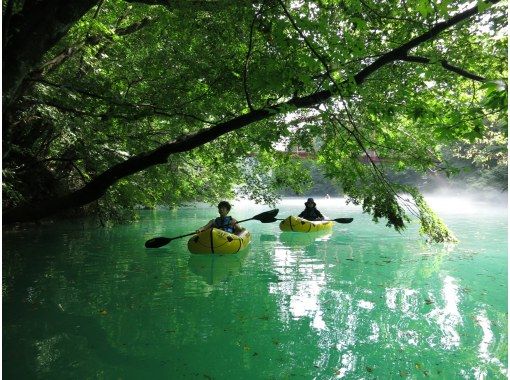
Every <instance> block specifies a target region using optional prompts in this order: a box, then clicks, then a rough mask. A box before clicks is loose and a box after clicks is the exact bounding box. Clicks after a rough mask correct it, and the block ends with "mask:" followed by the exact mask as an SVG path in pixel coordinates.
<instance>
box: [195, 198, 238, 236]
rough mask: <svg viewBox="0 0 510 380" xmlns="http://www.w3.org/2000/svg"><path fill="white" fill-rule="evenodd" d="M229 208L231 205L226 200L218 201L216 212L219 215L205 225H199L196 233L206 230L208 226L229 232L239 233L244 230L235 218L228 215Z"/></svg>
mask: <svg viewBox="0 0 510 380" xmlns="http://www.w3.org/2000/svg"><path fill="white" fill-rule="evenodd" d="M231 208H232V206H231V205H230V203H228V202H227V201H221V202H220V203H218V213H219V214H220V216H219V217H218V218H216V219H211V220H210V221H209V223H207V224H206V225H205V226H203V227H200V228H199V229H198V230H197V233H199V232H202V231H204V230H207V229H208V228H218V229H220V230H223V231H226V232H229V233H231V234H233V233H235V234H239V233H241V232H242V231H244V228H243V227H241V226H239V224H237V220H235V219H234V218H232V217H231V216H229V215H228V213H229V212H230V209H231Z"/></svg>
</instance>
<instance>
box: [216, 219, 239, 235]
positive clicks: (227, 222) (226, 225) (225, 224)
mask: <svg viewBox="0 0 510 380" xmlns="http://www.w3.org/2000/svg"><path fill="white" fill-rule="evenodd" d="M231 223H232V217H231V216H226V217H224V218H222V217H221V216H220V217H218V218H216V219H214V224H213V227H215V228H219V229H220V230H223V231H225V232H230V233H233V232H234V227H233V226H232V225H231Z"/></svg>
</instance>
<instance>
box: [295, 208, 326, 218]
mask: <svg viewBox="0 0 510 380" xmlns="http://www.w3.org/2000/svg"><path fill="white" fill-rule="evenodd" d="M299 217H301V218H303V219H306V220H317V219H318V218H322V217H323V216H322V214H321V213H320V211H319V210H317V209H316V208H315V207H314V208H312V209H308V208H306V209H305V210H304V211H303V212H302V213H301V214H299Z"/></svg>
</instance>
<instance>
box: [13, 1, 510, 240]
mask: <svg viewBox="0 0 510 380" xmlns="http://www.w3.org/2000/svg"><path fill="white" fill-rule="evenodd" d="M3 11H4V12H3V21H4V50H3V52H4V54H3V65H4V66H3V67H4V75H3V78H4V79H3V89H4V92H3V125H4V128H3V153H4V154H3V210H4V212H3V221H4V223H14V222H20V221H31V220H36V219H40V218H44V217H48V216H51V215H53V214H55V213H59V212H63V211H70V210H77V209H83V208H84V207H85V208H88V209H89V210H90V211H93V212H107V213H110V214H112V213H115V212H117V211H119V210H129V209H131V208H132V207H133V206H135V205H143V206H148V207H154V206H155V205H158V204H163V205H165V204H166V205H177V204H181V203H183V202H188V201H194V200H200V201H213V200H218V199H219V198H228V197H231V196H233V194H234V192H240V193H243V194H245V195H246V196H247V197H249V198H251V199H255V200H256V201H259V202H267V203H272V202H274V201H275V199H276V197H277V191H278V189H281V188H285V187H287V188H289V187H290V188H292V189H295V190H296V191H298V192H299V191H302V190H303V189H305V188H306V186H307V185H308V184H309V181H310V176H309V174H307V173H306V167H304V166H303V165H302V163H301V161H300V160H298V159H295V157H293V155H291V154H289V153H288V152H286V151H285V149H282V147H291V146H299V147H300V149H302V150H304V151H307V152H309V154H310V155H311V156H312V157H313V159H314V160H316V161H317V162H318V163H319V165H320V166H321V167H322V169H323V171H324V173H325V174H326V175H327V176H328V177H329V178H331V179H332V180H334V181H336V182H337V183H338V184H339V185H340V186H341V187H342V189H343V191H344V193H345V194H346V196H348V197H349V199H350V201H352V202H354V203H356V204H360V205H361V206H362V207H363V210H364V211H366V212H369V213H371V214H372V215H373V217H374V220H376V221H377V220H378V219H380V218H385V219H386V220H387V224H388V226H393V227H394V228H396V229H397V230H401V229H403V228H404V227H405V224H406V222H408V221H409V220H410V219H409V216H410V214H411V215H413V214H414V215H415V216H416V217H417V218H418V219H419V220H420V221H421V225H422V230H423V232H424V233H425V234H427V235H429V236H430V237H431V238H432V239H433V240H435V241H449V240H453V239H454V237H453V235H452V234H451V233H450V232H449V231H448V229H447V228H446V226H445V225H444V224H443V223H442V222H441V221H440V220H439V219H438V218H437V217H436V216H435V215H434V213H433V211H432V210H431V209H430V208H429V207H428V206H427V204H426V202H425V201H424V199H423V197H422V196H421V194H420V193H419V192H418V190H417V189H415V188H413V187H412V186H409V185H402V184H399V183H396V182H391V181H390V180H389V179H388V177H387V175H386V173H387V172H388V171H390V170H391V171H396V172H398V171H404V170H407V169H413V170H416V171H418V172H427V171H444V172H445V173H451V172H453V171H454V168H453V167H452V166H451V165H450V164H449V163H448V161H446V160H445V159H444V157H443V156H442V154H441V147H443V146H449V145H451V146H453V145H454V144H459V143H463V144H465V146H466V144H471V143H475V142H478V141H481V140H483V139H487V136H488V134H489V133H492V134H493V133H497V134H498V136H503V138H504V139H506V136H507V124H506V117H507V116H506V108H507V105H506V99H507V82H506V72H507V37H506V34H505V32H504V31H505V29H506V22H507V17H506V3H505V2H501V3H500V2H499V0H490V1H478V2H475V3H474V2H467V1H454V0H453V1H452V0H444V1H441V2H437V3H436V2H429V1H428V0H423V1H422V0H419V1H418V0H417V1H414V2H405V1H404V2H403V1H394V0H383V1H379V0H377V1H375V0H364V1H354V0H316V1H308V0H307V1H295V0H291V1H288V0H261V1H247V0H243V1H237V2H231V1H226V0H193V1H180V0H176V1H167V0H140V1H135V0H110V1H104V0H88V1H83V0H79V1H78V0H43V1H37V0H25V1H22V0H7V1H4V8H3ZM371 151H375V152H377V157H380V158H381V159H380V160H377V162H376V161H374V160H373V159H372V158H371V157H372V156H371V155H370V154H369V152H371ZM363 158H368V160H367V159H363Z"/></svg>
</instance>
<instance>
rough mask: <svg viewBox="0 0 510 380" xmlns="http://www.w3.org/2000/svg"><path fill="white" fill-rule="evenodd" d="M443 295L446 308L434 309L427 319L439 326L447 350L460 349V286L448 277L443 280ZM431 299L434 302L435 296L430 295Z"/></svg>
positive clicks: (443, 345) (442, 341) (442, 342)
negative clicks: (458, 328)
mask: <svg viewBox="0 0 510 380" xmlns="http://www.w3.org/2000/svg"><path fill="white" fill-rule="evenodd" d="M441 295H442V297H443V302H444V307H442V308H441V307H436V308H434V309H433V310H432V311H431V312H430V313H428V314H427V317H428V318H429V319H432V320H435V322H436V323H437V324H438V325H439V328H440V329H441V332H442V336H441V345H442V347H443V348H445V349H452V348H456V347H458V346H459V344H460V335H459V332H458V331H457V327H458V326H459V325H460V324H461V323H462V318H461V315H460V312H459V301H460V300H459V286H458V285H457V283H456V280H455V279H454V278H453V277H451V276H446V277H445V278H444V279H443V288H442V291H441ZM430 297H431V298H432V301H433V296H432V295H430ZM438 301H439V300H438ZM437 303H439V302H437ZM437 303H436V304H437Z"/></svg>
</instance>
